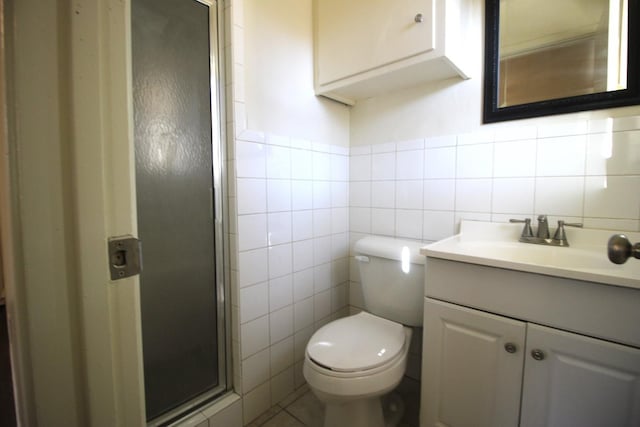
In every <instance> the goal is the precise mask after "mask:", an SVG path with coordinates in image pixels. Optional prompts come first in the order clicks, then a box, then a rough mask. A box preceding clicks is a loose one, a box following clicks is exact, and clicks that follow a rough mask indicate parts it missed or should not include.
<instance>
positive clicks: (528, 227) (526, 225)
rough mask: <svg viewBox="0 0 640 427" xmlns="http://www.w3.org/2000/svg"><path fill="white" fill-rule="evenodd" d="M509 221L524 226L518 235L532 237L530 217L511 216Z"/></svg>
mask: <svg viewBox="0 0 640 427" xmlns="http://www.w3.org/2000/svg"><path fill="white" fill-rule="evenodd" d="M509 222H513V223H522V224H524V227H523V228H522V234H521V235H520V237H521V238H522V237H533V230H532V229H531V218H525V219H514V218H511V219H510V220H509Z"/></svg>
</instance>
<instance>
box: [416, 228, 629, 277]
mask: <svg viewBox="0 0 640 427" xmlns="http://www.w3.org/2000/svg"><path fill="white" fill-rule="evenodd" d="M551 228H552V230H551V233H552V235H553V231H554V229H555V227H553V226H552V227H551ZM521 231H522V224H509V223H492V222H482V221H468V220H463V221H462V224H461V226H460V233H459V234H457V235H455V236H452V237H449V238H447V239H444V240H440V241H439V242H436V243H432V244H430V245H427V246H425V247H423V248H422V249H421V250H420V253H422V254H423V255H426V256H427V257H432V258H440V259H446V260H451V261H460V262H466V263H471V264H479V265H486V266H491V267H498V268H506V269H509V270H518V271H525V272H529V273H538V274H545V275H549V276H556V277H564V278H569V279H575V280H584V281H589V282H597V283H604V284H608V285H616V286H623V287H629V288H636V289H640V260H638V259H635V258H630V259H628V260H627V262H626V263H625V264H621V265H618V264H614V263H612V262H611V261H609V259H608V258H607V241H608V240H609V237H611V236H612V235H613V234H625V235H626V236H627V237H628V238H629V239H630V240H631V243H632V244H633V243H636V242H638V241H640V233H638V232H620V231H612V230H592V229H578V228H569V227H567V228H566V234H567V239H568V241H569V244H570V245H571V246H570V247H557V246H545V245H535V244H530V243H520V242H518V238H519V237H520V233H521Z"/></svg>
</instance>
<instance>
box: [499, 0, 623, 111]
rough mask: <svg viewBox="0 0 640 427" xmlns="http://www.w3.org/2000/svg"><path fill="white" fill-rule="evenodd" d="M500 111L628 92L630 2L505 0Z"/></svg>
mask: <svg viewBox="0 0 640 427" xmlns="http://www.w3.org/2000/svg"><path fill="white" fill-rule="evenodd" d="M499 10H500V13H499V33H498V34H499V47H498V49H499V72H498V78H499V81H498V82H497V83H498V85H497V86H498V87H497V88H496V89H497V91H498V99H497V101H498V107H508V106H513V105H521V104H528V103H532V102H538V101H545V100H553V99H559V98H567V97H573V96H579V95H588V94H596V93H601V92H610V91H617V90H624V89H626V88H627V56H628V55H627V49H628V42H627V40H628V24H627V22H628V19H627V13H628V12H627V11H628V5H627V0H561V1H557V0H500V9H499Z"/></svg>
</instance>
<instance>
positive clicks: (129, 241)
mask: <svg viewBox="0 0 640 427" xmlns="http://www.w3.org/2000/svg"><path fill="white" fill-rule="evenodd" d="M108 246H109V271H110V272H111V280H118V279H124V278H125V277H130V276H135V275H136V274H140V272H141V271H142V247H141V242H140V240H138V239H136V238H135V237H133V236H130V235H127V236H118V237H110V238H109V243H108Z"/></svg>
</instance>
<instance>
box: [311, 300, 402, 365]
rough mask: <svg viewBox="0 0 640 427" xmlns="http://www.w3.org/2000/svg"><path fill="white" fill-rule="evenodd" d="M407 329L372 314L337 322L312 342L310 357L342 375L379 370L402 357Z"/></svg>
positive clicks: (354, 316) (326, 327) (363, 314)
mask: <svg viewBox="0 0 640 427" xmlns="http://www.w3.org/2000/svg"><path fill="white" fill-rule="evenodd" d="M404 346H405V331H404V326H403V325H401V324H399V323H396V322H393V321H391V320H387V319H383V318H381V317H378V316H374V315H372V314H369V313H366V312H361V313H359V314H356V315H353V316H349V317H344V318H342V319H338V320H335V321H333V322H331V323H329V324H327V325H325V326H323V327H322V328H320V329H319V330H318V331H317V332H316V333H315V334H313V336H312V337H311V339H310V340H309V343H308V345H307V356H308V358H309V359H310V361H311V362H313V363H314V364H316V365H318V366H319V367H321V368H324V369H326V370H329V371H332V372H334V373H335V374H336V375H338V376H344V375H340V374H347V375H348V374H350V373H357V374H363V373H364V371H369V372H371V371H377V370H378V369H377V368H380V367H383V366H386V365H389V364H393V362H394V361H395V360H396V359H397V358H398V357H401V356H402V353H403V351H402V350H403V348H404Z"/></svg>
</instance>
